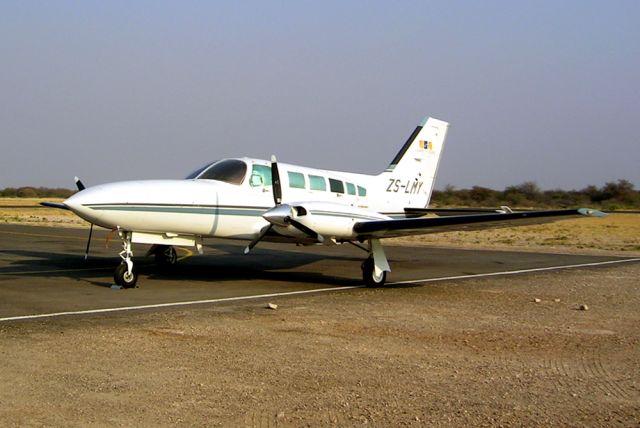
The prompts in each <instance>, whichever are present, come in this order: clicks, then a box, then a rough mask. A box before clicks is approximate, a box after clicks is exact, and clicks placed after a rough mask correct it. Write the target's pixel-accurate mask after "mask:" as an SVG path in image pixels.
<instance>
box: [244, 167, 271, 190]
mask: <svg viewBox="0 0 640 428" xmlns="http://www.w3.org/2000/svg"><path fill="white" fill-rule="evenodd" d="M249 185H250V186H251V187H263V186H271V185H272V184H271V167H270V166H267V165H258V164H254V165H253V168H252V169H251V178H249Z"/></svg>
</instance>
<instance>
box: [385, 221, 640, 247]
mask: <svg viewBox="0 0 640 428" xmlns="http://www.w3.org/2000/svg"><path fill="white" fill-rule="evenodd" d="M389 242H390V243H394V244H397V245H403V244H406V243H411V244H412V245H415V244H418V245H432V246H447V247H451V246H454V247H468V248H491V249H510V250H513V249H517V250H524V251H527V250H529V251H541V250H542V251H548V252H579V253H590V254H618V255H624V256H630V255H640V215H638V214H610V215H608V216H607V217H604V218H576V219H571V220H562V221H558V222H555V223H547V224H541V225H537V226H526V227H513V228H504V229H490V230H483V231H475V232H447V233H440V234H434V235H422V236H411V237H406V238H397V239H392V240H389Z"/></svg>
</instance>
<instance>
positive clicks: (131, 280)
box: [113, 263, 138, 288]
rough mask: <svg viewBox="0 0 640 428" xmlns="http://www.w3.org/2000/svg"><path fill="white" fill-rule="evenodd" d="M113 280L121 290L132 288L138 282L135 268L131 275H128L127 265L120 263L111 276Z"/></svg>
mask: <svg viewBox="0 0 640 428" xmlns="http://www.w3.org/2000/svg"><path fill="white" fill-rule="evenodd" d="M113 280H114V281H115V282H116V284H118V285H120V286H122V287H123V288H134V287H135V286H136V283H137V282H138V272H136V268H135V266H134V267H133V268H132V269H131V275H129V273H128V269H127V264H126V263H122V264H120V265H118V267H117V268H116V271H115V272H114V274H113Z"/></svg>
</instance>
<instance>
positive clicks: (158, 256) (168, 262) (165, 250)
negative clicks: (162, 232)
mask: <svg viewBox="0 0 640 428" xmlns="http://www.w3.org/2000/svg"><path fill="white" fill-rule="evenodd" d="M149 252H150V253H151V254H154V257H155V261H156V266H158V267H160V268H168V267H171V266H173V265H175V264H176V263H178V253H176V249H175V248H173V246H171V245H154V246H153V247H152V248H151V250H149Z"/></svg>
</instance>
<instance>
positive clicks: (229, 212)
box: [87, 205, 269, 217]
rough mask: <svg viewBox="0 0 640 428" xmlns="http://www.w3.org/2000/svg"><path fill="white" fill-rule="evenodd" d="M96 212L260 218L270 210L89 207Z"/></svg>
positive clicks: (196, 207)
mask: <svg viewBox="0 0 640 428" xmlns="http://www.w3.org/2000/svg"><path fill="white" fill-rule="evenodd" d="M87 207H88V208H91V209H94V210H96V211H122V212H147V213H173V214H205V215H233V216H249V217H259V216H261V215H262V214H264V212H265V211H266V210H268V209H269V208H264V209H262V208H240V207H214V206H186V205H162V206H154V205H87Z"/></svg>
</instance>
